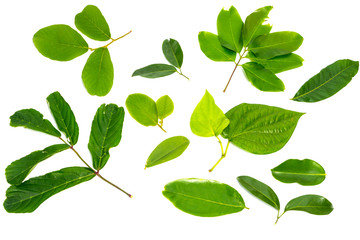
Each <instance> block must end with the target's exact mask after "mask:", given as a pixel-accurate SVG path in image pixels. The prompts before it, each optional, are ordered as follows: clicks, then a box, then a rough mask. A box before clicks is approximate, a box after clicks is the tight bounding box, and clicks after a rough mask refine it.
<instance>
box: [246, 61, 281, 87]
mask: <svg viewBox="0 0 360 240" xmlns="http://www.w3.org/2000/svg"><path fill="white" fill-rule="evenodd" d="M241 66H242V68H243V69H244V72H245V76H246V78H247V79H248V80H249V81H250V82H251V83H252V85H254V87H256V88H257V89H259V90H261V91H264V92H281V91H284V90H285V86H284V83H283V82H282V81H281V80H280V79H279V78H278V77H277V76H276V75H275V74H274V73H272V72H271V71H270V70H268V69H266V68H264V67H263V66H262V65H260V64H257V63H255V62H247V63H244V64H242V65H241Z"/></svg>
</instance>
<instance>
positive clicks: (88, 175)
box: [4, 167, 95, 213]
mask: <svg viewBox="0 0 360 240" xmlns="http://www.w3.org/2000/svg"><path fill="white" fill-rule="evenodd" d="M93 177H95V173H94V172H93V171H92V170H91V169H89V168H84V167H68V168H63V169H61V170H59V171H55V172H51V173H48V174H45V175H43V176H39V177H35V178H31V179H29V180H27V181H25V182H23V183H22V184H20V185H19V186H10V187H9V188H8V189H7V191H6V199H5V201H4V208H5V210H6V211H7V212H9V213H30V212H33V211H35V210H36V209H37V208H38V207H39V206H40V205H41V204H42V203H43V202H44V201H45V200H47V199H48V198H50V197H51V196H53V195H55V194H57V193H59V192H61V191H63V190H65V189H68V188H70V187H73V186H75V185H78V184H80V183H82V182H86V181H89V180H91V179H92V178H93Z"/></svg>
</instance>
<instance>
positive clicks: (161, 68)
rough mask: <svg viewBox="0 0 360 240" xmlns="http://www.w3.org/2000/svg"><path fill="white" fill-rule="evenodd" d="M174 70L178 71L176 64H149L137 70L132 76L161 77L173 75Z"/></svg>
mask: <svg viewBox="0 0 360 240" xmlns="http://www.w3.org/2000/svg"><path fill="white" fill-rule="evenodd" d="M174 72H176V68H175V67H174V66H171V65H167V64H162V63H159V64H151V65H149V66H146V67H143V68H140V69H138V70H136V71H135V72H134V73H133V74H132V77H135V76H142V77H146V78H159V77H165V76H168V75H171V74H173V73H174Z"/></svg>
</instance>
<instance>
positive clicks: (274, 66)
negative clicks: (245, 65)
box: [246, 52, 304, 73]
mask: <svg viewBox="0 0 360 240" xmlns="http://www.w3.org/2000/svg"><path fill="white" fill-rule="evenodd" d="M246 57H247V58H249V59H250V60H251V61H253V62H256V63H258V64H260V65H262V66H264V67H265V68H266V69H268V70H270V71H271V72H273V73H281V72H284V71H288V70H291V69H294V68H298V67H301V66H302V65H303V64H302V63H303V61H304V59H302V58H301V57H300V56H299V55H296V54H295V53H289V54H286V55H281V56H277V57H274V58H270V59H261V58H257V57H255V55H254V54H252V53H251V52H250V53H249V54H248V55H247V56H246Z"/></svg>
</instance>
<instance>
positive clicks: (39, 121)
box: [10, 108, 61, 137]
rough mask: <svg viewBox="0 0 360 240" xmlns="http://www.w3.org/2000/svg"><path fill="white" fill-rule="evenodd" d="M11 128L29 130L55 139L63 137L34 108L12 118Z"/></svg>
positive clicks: (20, 111) (18, 113)
mask: <svg viewBox="0 0 360 240" xmlns="http://www.w3.org/2000/svg"><path fill="white" fill-rule="evenodd" d="M10 126H12V127H24V128H29V129H32V130H35V131H38V132H43V133H47V134H50V135H52V136H55V137H60V136H61V133H60V132H59V131H58V130H56V128H55V127H54V126H53V125H52V124H51V122H49V120H47V119H44V118H43V115H42V114H41V113H39V112H38V111H36V110H35V109H32V108H30V109H23V110H19V111H17V112H15V113H14V115H12V116H11V117H10Z"/></svg>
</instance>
